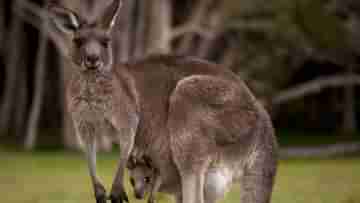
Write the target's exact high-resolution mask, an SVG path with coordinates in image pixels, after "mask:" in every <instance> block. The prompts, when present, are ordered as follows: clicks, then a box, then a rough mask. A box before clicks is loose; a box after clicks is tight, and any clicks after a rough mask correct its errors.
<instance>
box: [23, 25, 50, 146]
mask: <svg viewBox="0 0 360 203" xmlns="http://www.w3.org/2000/svg"><path fill="white" fill-rule="evenodd" d="M46 51H47V38H46V37H45V35H44V31H43V30H41V31H40V40H39V49H38V53H37V54H38V55H37V58H36V75H35V86H34V90H35V93H34V99H33V102H32V105H31V108H30V115H29V121H28V125H27V128H26V137H25V142H24V148H25V149H26V150H32V149H33V148H34V147H35V144H36V138H37V134H38V121H39V116H40V112H41V107H42V104H43V94H44V80H45V64H46Z"/></svg>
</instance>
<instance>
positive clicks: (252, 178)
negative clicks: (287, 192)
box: [240, 152, 277, 203]
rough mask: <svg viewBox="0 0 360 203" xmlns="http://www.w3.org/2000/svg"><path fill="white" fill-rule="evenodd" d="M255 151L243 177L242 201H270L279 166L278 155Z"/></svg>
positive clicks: (258, 202) (248, 202) (253, 202)
mask: <svg viewBox="0 0 360 203" xmlns="http://www.w3.org/2000/svg"><path fill="white" fill-rule="evenodd" d="M254 153H256V155H255V157H254V160H250V163H248V164H247V166H246V167H245V169H244V174H243V177H242V178H241V182H240V184H241V203H270V202H271V194H272V191H273V186H274V179H275V175H276V168H277V167H276V166H277V161H276V157H275V156H273V155H272V153H271V152H270V153H266V152H254ZM256 156H257V158H256Z"/></svg>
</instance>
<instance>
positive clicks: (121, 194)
mask: <svg viewBox="0 0 360 203" xmlns="http://www.w3.org/2000/svg"><path fill="white" fill-rule="evenodd" d="M109 199H110V200H111V203H124V202H129V198H128V196H127V194H126V192H125V190H124V189H119V190H116V191H112V192H111V195H110V198H109Z"/></svg>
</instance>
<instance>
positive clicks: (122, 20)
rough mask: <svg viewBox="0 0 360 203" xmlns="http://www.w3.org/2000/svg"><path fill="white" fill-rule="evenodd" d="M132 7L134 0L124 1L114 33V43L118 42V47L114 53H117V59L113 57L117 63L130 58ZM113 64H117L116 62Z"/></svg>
mask: <svg viewBox="0 0 360 203" xmlns="http://www.w3.org/2000/svg"><path fill="white" fill-rule="evenodd" d="M134 7H135V1H134V0H126V1H124V5H123V8H122V12H121V16H120V17H119V21H118V26H117V28H118V29H116V31H115V35H116V37H115V41H118V42H116V43H117V45H118V46H119V47H118V51H115V53H118V56H119V57H115V60H120V61H119V62H126V61H128V60H129V58H130V54H131V52H130V51H131V42H132V35H131V31H132V25H133V23H132V16H133V15H134V12H133V11H134ZM117 58H119V59H117ZM115 63H116V64H117V62H116V61H115Z"/></svg>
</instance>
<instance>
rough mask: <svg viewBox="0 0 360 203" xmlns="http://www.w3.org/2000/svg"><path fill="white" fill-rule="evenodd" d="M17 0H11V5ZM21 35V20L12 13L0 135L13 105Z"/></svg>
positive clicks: (7, 39)
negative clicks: (12, 0)
mask: <svg viewBox="0 0 360 203" xmlns="http://www.w3.org/2000/svg"><path fill="white" fill-rule="evenodd" d="M16 2H17V1H14V2H13V6H15V5H16ZM22 37H23V32H22V22H21V20H20V18H19V17H18V16H17V15H13V20H12V23H11V28H10V31H9V32H8V33H7V36H6V45H5V46H6V48H7V49H9V54H8V55H6V54H5V55H6V56H5V72H6V73H5V74H6V77H5V78H6V81H5V91H4V94H3V101H2V102H1V105H0V115H1V118H0V131H1V132H0V135H2V134H7V133H8V130H9V121H10V119H11V115H12V114H11V111H12V109H13V105H14V99H15V98H14V96H15V95H14V94H15V91H14V90H15V87H16V78H17V74H16V73H17V66H18V61H19V56H20V54H19V53H20V52H19V48H20V47H21V44H19V41H20V40H21V38H22Z"/></svg>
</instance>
